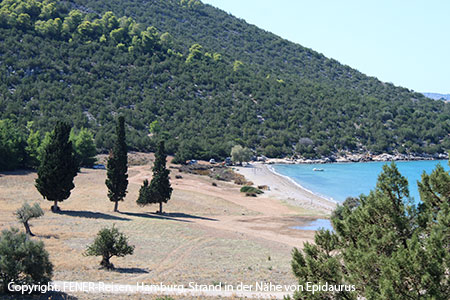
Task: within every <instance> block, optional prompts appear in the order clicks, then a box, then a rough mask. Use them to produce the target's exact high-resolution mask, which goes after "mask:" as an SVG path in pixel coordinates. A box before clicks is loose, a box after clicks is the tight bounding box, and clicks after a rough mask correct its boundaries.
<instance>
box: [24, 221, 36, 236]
mask: <svg viewBox="0 0 450 300" xmlns="http://www.w3.org/2000/svg"><path fill="white" fill-rule="evenodd" d="M23 226H25V231H26V233H27V234H28V235H30V236H34V234H33V233H32V232H31V230H30V225H29V224H28V221H26V222H24V223H23Z"/></svg>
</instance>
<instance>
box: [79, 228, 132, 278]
mask: <svg viewBox="0 0 450 300" xmlns="http://www.w3.org/2000/svg"><path fill="white" fill-rule="evenodd" d="M133 252H134V246H132V245H129V244H128V237H127V236H125V235H124V234H123V233H121V232H120V231H119V230H118V229H117V228H116V227H114V225H113V226H112V227H111V228H103V229H102V230H100V231H99V232H98V233H97V237H96V238H95V240H94V242H93V243H92V245H89V246H88V247H87V248H86V251H85V255H87V256H101V257H102V260H101V262H100V266H101V267H102V268H105V269H108V270H110V269H114V265H113V264H112V263H111V261H110V259H111V258H112V257H113V256H117V257H124V256H125V255H131V254H133Z"/></svg>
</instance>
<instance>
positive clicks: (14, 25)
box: [0, 0, 450, 158]
mask: <svg viewBox="0 0 450 300" xmlns="http://www.w3.org/2000/svg"><path fill="white" fill-rule="evenodd" d="M109 9H111V10H113V11H115V13H111V12H106V10H109ZM123 15H125V17H122V16H123ZM119 16H120V18H119ZM130 16H132V17H133V18H136V19H137V20H138V21H140V22H142V25H141V24H138V23H136V22H135V20H134V19H133V18H130ZM152 25H155V27H153V26H152ZM224 30H226V31H228V34H225V32H224ZM250 38H251V40H249V39H250ZM0 70H1V72H0V76H1V77H0V119H10V120H12V122H13V123H14V124H15V126H16V127H17V128H18V130H17V132H19V133H23V135H24V136H26V135H27V132H26V131H27V130H29V127H27V126H26V125H27V122H28V121H31V120H33V121H34V123H33V126H34V127H35V128H34V129H35V130H37V129H39V130H40V132H41V133H42V134H43V132H45V131H48V130H49V129H50V128H52V127H53V126H54V124H55V122H56V120H57V119H58V118H65V119H69V120H70V121H71V122H72V123H73V126H74V127H75V128H76V129H78V130H79V129H81V128H82V127H86V128H91V129H92V131H93V132H94V134H95V141H96V145H97V147H98V149H99V150H101V151H106V150H107V149H109V148H110V147H111V136H112V134H111V132H112V129H113V126H114V122H113V120H114V118H115V117H116V115H118V114H122V115H124V116H125V118H126V122H127V130H128V132H129V133H128V134H127V136H128V137H129V141H128V144H129V145H130V146H131V148H132V149H137V150H151V148H152V147H153V145H152V142H151V138H149V129H150V127H151V126H150V124H151V123H152V122H153V124H154V126H152V127H153V129H154V130H153V133H152V134H153V135H159V136H162V137H165V138H166V139H167V143H166V146H167V150H168V151H169V152H170V153H172V154H175V153H183V157H196V158H210V157H215V158H222V157H224V156H228V155H229V152H230V149H231V147H232V146H233V145H235V144H241V145H244V146H247V147H250V148H252V149H253V150H254V151H256V152H257V153H261V154H265V155H267V156H270V157H277V156H284V155H293V154H296V155H302V156H305V157H320V156H329V155H330V154H332V153H336V152H338V151H341V150H345V151H352V152H367V151H371V152H374V153H380V152H395V151H398V152H401V153H407V152H409V153H416V154H421V153H430V154H434V153H442V152H444V151H445V150H447V149H448V148H450V139H449V136H448V134H449V131H450V130H449V128H450V108H449V104H448V103H447V104H446V103H444V102H442V101H433V100H430V99H427V98H425V97H424V96H422V95H420V94H417V93H412V92H410V91H408V90H407V89H404V88H397V87H394V86H392V85H390V84H385V83H381V82H379V81H378V80H376V79H374V78H369V77H366V76H364V75H363V74H361V73H359V72H357V71H355V70H352V69H350V68H348V67H345V66H342V65H340V64H339V63H337V62H336V61H332V60H328V59H326V58H325V57H323V56H321V55H319V54H317V53H316V52H314V51H312V50H308V49H305V48H303V47H301V46H299V45H296V44H293V43H290V42H287V41H284V40H282V39H280V38H278V37H276V36H274V35H272V34H270V33H267V32H264V31H262V30H259V29H257V28H256V27H254V26H249V25H247V24H245V23H244V22H243V21H240V20H237V19H235V18H233V17H231V16H229V15H227V14H225V13H223V12H221V11H219V10H217V9H214V8H212V7H210V6H205V5H203V4H201V2H199V1H162V0H160V1H148V2H145V1H144V3H142V2H133V1H82V0H79V1H74V2H67V1H43V2H42V1H34V0H19V1H12V0H8V1H5V0H4V1H2V2H1V8H0ZM155 121H156V123H154V122H155ZM5 124H6V123H5ZM155 125H156V126H155ZM6 131H7V129H4V128H3V129H2V128H0V137H3V141H5V140H6V138H4V137H5V136H8V135H7V134H6V133H5V132H6ZM2 132H3V133H2ZM22 139H25V138H22ZM1 142H2V141H1V140H0V150H1V148H2V145H1ZM3 147H4V145H3Z"/></svg>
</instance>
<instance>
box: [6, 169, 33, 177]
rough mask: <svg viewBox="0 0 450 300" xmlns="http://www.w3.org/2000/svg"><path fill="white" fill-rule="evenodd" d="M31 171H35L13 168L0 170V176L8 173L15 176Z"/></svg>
mask: <svg viewBox="0 0 450 300" xmlns="http://www.w3.org/2000/svg"><path fill="white" fill-rule="evenodd" d="M31 173H36V171H33V170H14V171H1V172H0V177H2V176H8V175H16V176H25V175H28V174H31Z"/></svg>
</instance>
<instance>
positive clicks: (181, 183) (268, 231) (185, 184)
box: [129, 165, 314, 247]
mask: <svg viewBox="0 0 450 300" xmlns="http://www.w3.org/2000/svg"><path fill="white" fill-rule="evenodd" d="M130 172H132V173H133V175H132V176H131V177H130V178H129V182H130V183H135V184H139V185H140V184H142V182H143V180H145V179H148V180H150V179H151V174H152V172H151V167H150V166H149V165H144V166H134V167H131V168H130ZM172 172H173V173H174V172H175V170H172ZM182 176H183V179H175V176H174V175H173V174H172V176H171V177H172V186H173V187H174V189H178V190H182V191H190V192H195V193H201V194H203V195H205V196H209V197H216V198H221V199H223V200H225V201H228V202H231V203H233V204H236V205H239V206H240V207H242V208H243V209H245V210H246V211H250V212H252V214H251V215H246V214H245V213H242V214H241V215H239V216H230V215H226V214H224V215H219V216H217V215H215V216H205V217H208V218H199V219H193V220H192V222H193V223H195V224H198V225H200V226H203V227H209V228H211V229H213V230H221V231H231V232H234V233H239V234H241V235H245V236H247V237H248V238H257V239H265V240H270V241H273V242H277V243H283V244H286V245H288V246H291V247H302V245H303V243H304V242H306V241H312V240H313V238H314V232H312V231H300V230H296V229H291V228H290V227H293V226H298V225H300V224H302V223H303V222H305V221H307V220H308V219H310V218H308V217H299V210H298V209H295V208H292V207H290V206H287V205H285V204H283V203H282V202H281V201H280V200H279V199H278V198H275V197H267V196H265V195H262V196H258V197H245V196H244V195H242V193H240V192H239V187H238V186H236V185H234V184H232V183H227V182H217V181H215V182H216V184H218V185H219V188H218V187H215V186H213V185H212V181H213V180H212V179H210V178H208V177H206V176H199V175H192V174H185V173H182ZM270 195H272V194H270ZM255 215H256V216H255ZM212 219H214V220H212Z"/></svg>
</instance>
